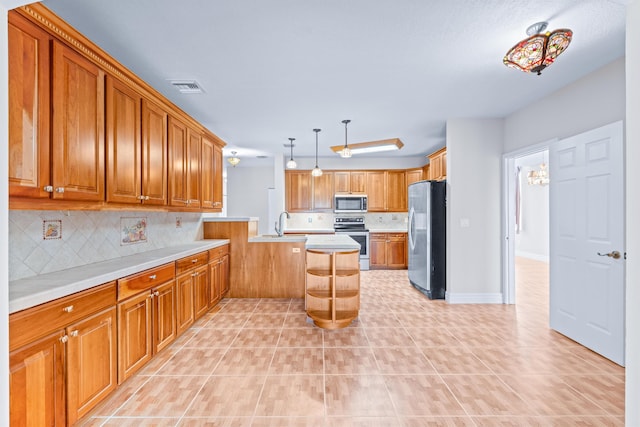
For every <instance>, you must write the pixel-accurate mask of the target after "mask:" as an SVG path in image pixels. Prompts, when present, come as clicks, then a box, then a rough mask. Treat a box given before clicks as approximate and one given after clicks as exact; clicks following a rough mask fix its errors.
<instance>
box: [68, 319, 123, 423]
mask: <svg viewBox="0 0 640 427" xmlns="http://www.w3.org/2000/svg"><path fill="white" fill-rule="evenodd" d="M66 332H67V336H68V337H69V341H68V342H67V422H68V424H69V425H73V424H74V423H75V422H76V421H77V420H78V419H79V418H81V417H83V416H84V415H85V414H86V413H87V412H89V410H91V409H92V408H93V407H94V406H95V405H96V404H97V403H98V402H100V401H101V400H102V399H104V398H105V397H106V396H107V395H108V394H109V393H111V392H112V391H113V390H114V389H115V388H116V386H117V375H116V373H117V371H116V366H117V351H116V350H117V349H116V309H115V307H111V308H108V309H106V310H104V311H102V312H100V313H98V314H96V315H93V316H91V317H89V318H88V319H84V320H82V321H80V322H78V323H76V324H73V325H71V326H69V327H68V328H67V331H66Z"/></svg>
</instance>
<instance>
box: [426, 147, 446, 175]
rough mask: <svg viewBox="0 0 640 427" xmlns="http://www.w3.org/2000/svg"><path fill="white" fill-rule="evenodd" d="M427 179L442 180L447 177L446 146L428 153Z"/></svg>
mask: <svg viewBox="0 0 640 427" xmlns="http://www.w3.org/2000/svg"><path fill="white" fill-rule="evenodd" d="M428 157H429V179H430V180H433V181H442V180H444V179H447V147H443V148H441V149H440V150H438V151H436V152H434V153H431V154H429V156H428Z"/></svg>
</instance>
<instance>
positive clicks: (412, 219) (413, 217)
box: [408, 206, 416, 252]
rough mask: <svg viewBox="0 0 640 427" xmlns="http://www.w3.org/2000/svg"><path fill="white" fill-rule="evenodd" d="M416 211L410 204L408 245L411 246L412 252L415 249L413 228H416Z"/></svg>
mask: <svg viewBox="0 0 640 427" xmlns="http://www.w3.org/2000/svg"><path fill="white" fill-rule="evenodd" d="M415 221H416V211H415V209H414V208H413V206H411V210H410V211H409V230H408V232H409V247H410V248H411V251H412V252H413V251H414V250H415V249H416V236H415V234H416V233H415V230H416V223H415Z"/></svg>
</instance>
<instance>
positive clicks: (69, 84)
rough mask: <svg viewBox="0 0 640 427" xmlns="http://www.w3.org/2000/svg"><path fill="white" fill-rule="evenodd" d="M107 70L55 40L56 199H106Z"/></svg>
mask: <svg viewBox="0 0 640 427" xmlns="http://www.w3.org/2000/svg"><path fill="white" fill-rule="evenodd" d="M104 76H105V74H104V71H103V70H101V69H100V68H99V67H98V66H97V65H95V64H94V63H92V62H90V61H89V60H87V59H86V58H84V57H83V56H81V55H80V54H78V53H76V52H75V51H74V50H72V49H71V48H69V47H67V46H65V45H63V44H62V43H59V42H56V41H54V42H53V90H52V94H53V125H52V138H53V140H52V143H51V148H52V155H51V158H52V169H53V187H54V189H53V190H54V193H53V198H54V199H64V200H92V201H101V200H104V198H105V172H104V163H105V162H104V151H105V150H104V148H105V142H104V127H105V120H104V104H105V102H104V86H105V83H104Z"/></svg>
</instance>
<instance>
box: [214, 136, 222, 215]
mask: <svg viewBox="0 0 640 427" xmlns="http://www.w3.org/2000/svg"><path fill="white" fill-rule="evenodd" d="M213 207H214V209H217V210H222V147H221V146H220V145H218V144H216V145H215V146H214V147H213Z"/></svg>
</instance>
